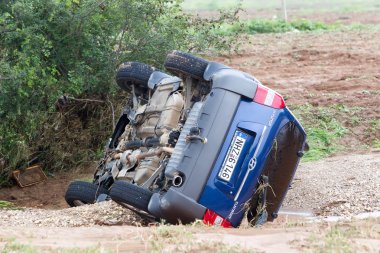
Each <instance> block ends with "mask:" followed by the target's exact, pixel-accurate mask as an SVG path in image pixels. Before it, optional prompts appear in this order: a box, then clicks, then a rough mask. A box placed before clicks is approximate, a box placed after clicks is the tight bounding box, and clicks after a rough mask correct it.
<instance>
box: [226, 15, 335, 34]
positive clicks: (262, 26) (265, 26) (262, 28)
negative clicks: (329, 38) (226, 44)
mask: <svg viewBox="0 0 380 253" xmlns="http://www.w3.org/2000/svg"><path fill="white" fill-rule="evenodd" d="M340 26H341V25H340V24H326V23H323V22H320V21H311V20H305V19H299V20H294V21H291V22H285V21H284V20H282V19H253V20H249V21H246V22H244V23H243V29H242V26H241V25H240V24H234V25H231V26H227V27H226V28H225V31H226V33H227V34H228V32H236V31H238V30H241V29H242V32H245V33H248V34H255V33H283V32H291V31H315V30H333V29H337V28H339V27H340Z"/></svg>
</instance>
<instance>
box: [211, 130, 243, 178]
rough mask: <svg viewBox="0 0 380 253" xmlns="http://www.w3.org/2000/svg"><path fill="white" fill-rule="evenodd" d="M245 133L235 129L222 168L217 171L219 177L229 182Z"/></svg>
mask: <svg viewBox="0 0 380 253" xmlns="http://www.w3.org/2000/svg"><path fill="white" fill-rule="evenodd" d="M246 139H247V135H246V134H244V133H243V132H240V131H236V132H235V135H234V138H233V139H232V142H231V145H230V147H229V148H228V152H227V156H226V157H225V158H224V162H223V165H222V168H221V169H220V171H219V174H218V176H219V178H220V179H223V180H225V181H227V182H230V180H231V176H232V173H233V172H234V170H235V167H236V164H237V162H238V161H239V157H240V154H241V152H242V150H243V148H244V144H245V141H246Z"/></svg>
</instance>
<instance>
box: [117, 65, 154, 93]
mask: <svg viewBox="0 0 380 253" xmlns="http://www.w3.org/2000/svg"><path fill="white" fill-rule="evenodd" d="M155 70H156V69H155V68H154V67H152V66H150V65H148V64H144V63H140V62H124V63H122V64H121V65H120V66H119V69H118V70H117V73H116V83H117V84H118V85H119V87H120V88H121V89H123V90H125V91H131V90H132V84H134V85H135V88H136V92H145V91H146V90H147V89H148V80H149V77H150V75H151V74H152V73H153V72H154V71H155Z"/></svg>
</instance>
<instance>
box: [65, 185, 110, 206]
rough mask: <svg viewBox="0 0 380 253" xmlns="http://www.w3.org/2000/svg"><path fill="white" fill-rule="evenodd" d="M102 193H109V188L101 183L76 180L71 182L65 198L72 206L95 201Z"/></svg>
mask: <svg viewBox="0 0 380 253" xmlns="http://www.w3.org/2000/svg"><path fill="white" fill-rule="evenodd" d="M100 194H107V195H108V194H109V192H108V190H107V189H105V188H103V187H102V186H101V185H96V184H93V183H89V182H82V181H74V182H72V183H70V185H69V187H68V189H67V191H66V194H65V199H66V202H67V204H69V205H70V206H81V205H85V204H93V203H95V201H96V199H97V197H98V196H99V195H100Z"/></svg>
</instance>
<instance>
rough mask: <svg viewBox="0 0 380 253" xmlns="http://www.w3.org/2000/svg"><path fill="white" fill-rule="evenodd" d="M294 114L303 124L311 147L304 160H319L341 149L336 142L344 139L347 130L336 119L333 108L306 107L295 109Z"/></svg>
mask: <svg viewBox="0 0 380 253" xmlns="http://www.w3.org/2000/svg"><path fill="white" fill-rule="evenodd" d="M293 112H294V114H295V115H296V116H297V118H299V120H300V121H301V122H302V125H303V126H304V128H305V131H306V133H307V142H308V144H309V146H310V150H309V151H308V152H307V153H306V154H305V156H304V157H303V160H305V161H310V160H318V159H321V158H324V157H327V156H328V155H330V154H332V153H333V152H335V151H336V150H337V149H338V148H339V146H338V145H337V144H336V140H337V139H338V138H341V137H343V136H344V135H345V134H346V133H347V129H346V128H345V127H344V126H343V124H342V122H339V121H338V120H337V119H336V117H334V113H333V111H332V109H331V108H318V107H313V106H311V105H304V106H302V107H299V108H298V107H297V108H294V110H293Z"/></svg>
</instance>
